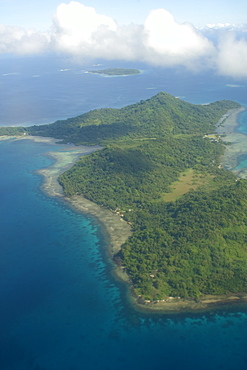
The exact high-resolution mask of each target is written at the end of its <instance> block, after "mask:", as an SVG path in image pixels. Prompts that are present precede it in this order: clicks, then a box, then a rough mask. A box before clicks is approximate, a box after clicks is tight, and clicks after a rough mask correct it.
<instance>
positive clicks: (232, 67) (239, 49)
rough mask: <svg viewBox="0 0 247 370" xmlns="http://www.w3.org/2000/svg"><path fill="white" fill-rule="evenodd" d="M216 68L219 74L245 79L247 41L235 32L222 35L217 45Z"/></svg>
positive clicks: (246, 73)
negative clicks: (238, 36)
mask: <svg viewBox="0 0 247 370" xmlns="http://www.w3.org/2000/svg"><path fill="white" fill-rule="evenodd" d="M216 66H217V69H218V71H219V73H220V74H222V75H227V76H232V77H236V78H242V77H244V78H246V77H247V40H246V39H244V38H243V36H242V37H241V38H240V39H238V38H237V37H236V33H235V32H230V33H224V34H223V35H222V36H221V38H220V41H219V44H218V54H217V60H216Z"/></svg>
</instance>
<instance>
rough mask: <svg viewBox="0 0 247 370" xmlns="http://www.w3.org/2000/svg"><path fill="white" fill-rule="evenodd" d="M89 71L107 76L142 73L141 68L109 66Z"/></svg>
mask: <svg viewBox="0 0 247 370" xmlns="http://www.w3.org/2000/svg"><path fill="white" fill-rule="evenodd" d="M88 73H96V74H101V75H107V76H130V75H137V74H139V73H141V72H140V71H139V69H133V68H107V69H98V70H94V71H88Z"/></svg>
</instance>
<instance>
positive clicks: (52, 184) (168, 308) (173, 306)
mask: <svg viewBox="0 0 247 370" xmlns="http://www.w3.org/2000/svg"><path fill="white" fill-rule="evenodd" d="M243 110H244V108H241V110H240V109H238V110H234V112H230V113H229V114H228V115H227V117H226V115H225V116H224V117H222V121H223V120H224V125H222V126H220V130H223V129H225V125H226V124H227V129H228V132H229V133H228V134H227V135H228V136H226V137H227V138H228V137H230V138H232V136H231V135H233V137H234V135H235V134H234V132H232V130H233V129H234V128H235V127H236V125H237V116H238V114H239V113H241V112H242V111H243ZM218 129H219V128H217V130H218ZM224 132H225V131H224ZM218 134H219V135H222V133H218ZM236 135H239V134H236ZM240 135H241V136H244V137H245V135H243V134H240ZM15 139H16V140H20V139H31V140H33V141H35V142H46V143H47V144H55V143H58V141H57V140H56V139H53V138H43V137H30V136H29V137H28V136H24V137H19V138H15ZM58 144H59V143H58ZM61 146H63V148H62V149H61V150H60V151H57V152H54V151H53V152H52V151H51V152H47V153H46V155H47V156H50V157H52V158H53V159H54V160H55V163H53V164H52V165H51V166H49V167H48V168H44V169H40V170H38V171H37V173H39V174H40V175H42V176H43V177H44V183H43V185H42V190H43V191H44V192H45V193H46V194H47V195H48V196H51V197H59V198H60V199H61V200H62V201H64V202H66V203H67V204H68V206H69V207H71V208H72V209H74V210H76V211H78V212H80V213H82V214H89V215H91V216H93V217H94V218H95V219H96V220H97V221H98V222H99V224H100V225H101V226H102V228H103V233H104V235H105V237H106V243H107V254H108V257H109V262H110V263H111V268H112V273H113V275H114V278H116V279H118V280H121V281H122V282H124V283H125V284H126V285H127V292H128V294H127V300H128V302H129V304H131V306H132V307H134V308H135V309H136V310H137V311H138V312H140V313H146V314H176V315H177V314H183V313H190V314H193V313H194V314H196V313H203V312H205V313H206V312H211V311H214V310H217V309H223V308H224V309H227V308H232V307H235V308H236V307H241V306H245V307H246V303H247V293H238V294H227V295H205V296H202V297H201V298H200V299H198V300H195V299H189V298H188V299H182V298H179V297H177V298H176V297H168V298H167V299H165V300H160V301H154V302H150V301H143V300H141V299H140V298H138V297H135V296H134V295H133V294H132V292H131V283H130V280H129V277H128V275H127V273H126V272H125V271H124V269H123V268H121V267H120V266H118V265H116V264H115V263H114V261H113V259H112V257H113V256H114V254H115V253H116V252H117V251H119V250H120V248H121V245H122V244H123V243H124V242H125V241H126V240H127V239H128V237H129V236H131V234H132V232H131V227H130V225H129V224H128V223H127V222H126V221H124V220H123V219H122V218H121V217H120V216H119V215H117V214H116V213H114V212H112V211H110V210H108V209H105V208H103V207H101V206H99V205H97V204H95V203H93V202H91V201H90V200H88V199H86V198H84V197H83V196H81V195H75V196H71V197H66V196H65V195H64V194H63V189H62V187H61V185H60V184H59V183H58V181H57V178H58V176H59V175H60V174H61V173H62V172H64V171H66V170H68V169H69V168H71V167H72V166H73V164H74V163H75V162H76V161H77V160H78V159H79V158H80V157H81V156H83V155H86V154H89V153H91V152H93V151H95V150H99V149H101V147H100V146H95V147H86V146H80V147H79V146H78V147H77V146H74V145H65V144H61ZM128 285H129V287H128Z"/></svg>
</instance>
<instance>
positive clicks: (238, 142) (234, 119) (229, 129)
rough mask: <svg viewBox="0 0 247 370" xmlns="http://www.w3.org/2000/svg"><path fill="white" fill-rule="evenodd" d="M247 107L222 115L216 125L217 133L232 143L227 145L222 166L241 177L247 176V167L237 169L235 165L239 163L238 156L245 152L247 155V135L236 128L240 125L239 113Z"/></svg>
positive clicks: (225, 140) (226, 141)
mask: <svg viewBox="0 0 247 370" xmlns="http://www.w3.org/2000/svg"><path fill="white" fill-rule="evenodd" d="M246 109H247V108H245V107H243V106H242V107H240V108H238V109H233V110H231V111H229V112H228V113H227V114H226V115H224V116H223V117H222V119H221V120H220V121H219V122H218V124H217V126H216V132H217V134H218V135H219V136H220V137H221V139H222V140H223V141H224V142H225V143H228V144H230V145H227V144H226V145H225V152H224V155H223V156H222V166H223V167H224V168H225V169H226V170H229V171H231V172H233V173H234V174H235V175H237V176H238V177H240V178H247V169H239V170H235V167H237V165H238V158H239V157H240V156H241V155H243V154H246V155H247V146H246V140H247V136H246V135H245V134H241V133H239V132H236V131H235V130H236V127H237V126H238V116H239V114H241V113H242V112H244V111H245V110H246Z"/></svg>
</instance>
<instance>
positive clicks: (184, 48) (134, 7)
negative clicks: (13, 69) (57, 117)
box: [0, 0, 247, 79]
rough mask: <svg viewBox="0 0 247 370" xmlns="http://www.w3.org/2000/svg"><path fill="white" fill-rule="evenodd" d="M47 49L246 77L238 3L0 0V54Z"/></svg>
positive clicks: (246, 38) (243, 9)
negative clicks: (208, 70)
mask: <svg viewBox="0 0 247 370" xmlns="http://www.w3.org/2000/svg"><path fill="white" fill-rule="evenodd" d="M46 52H55V53H58V54H65V55H67V56H71V57H72V58H74V59H75V60H77V62H78V63H83V62H84V61H85V60H86V59H89V58H91V59H94V60H97V59H107V60H126V61H141V62H145V63H148V64H152V65H157V66H161V67H162V66H163V67H173V66H174V67H176V66H180V65H182V66H185V67H186V68H188V69H190V70H194V71H200V70H205V69H210V70H214V71H215V72H216V73H218V74H220V75H226V76H232V77H234V78H238V79H246V78H247V1H246V0H234V1H233V0H224V1H223V0H217V1H215V0H207V1H204V2H199V1H198V0H197V1H195V0H187V1H186V2H185V1H183V0H125V1H123V0H78V1H64V2H62V1H60V0H33V1H30V0H0V54H13V55H31V54H42V53H46Z"/></svg>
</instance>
